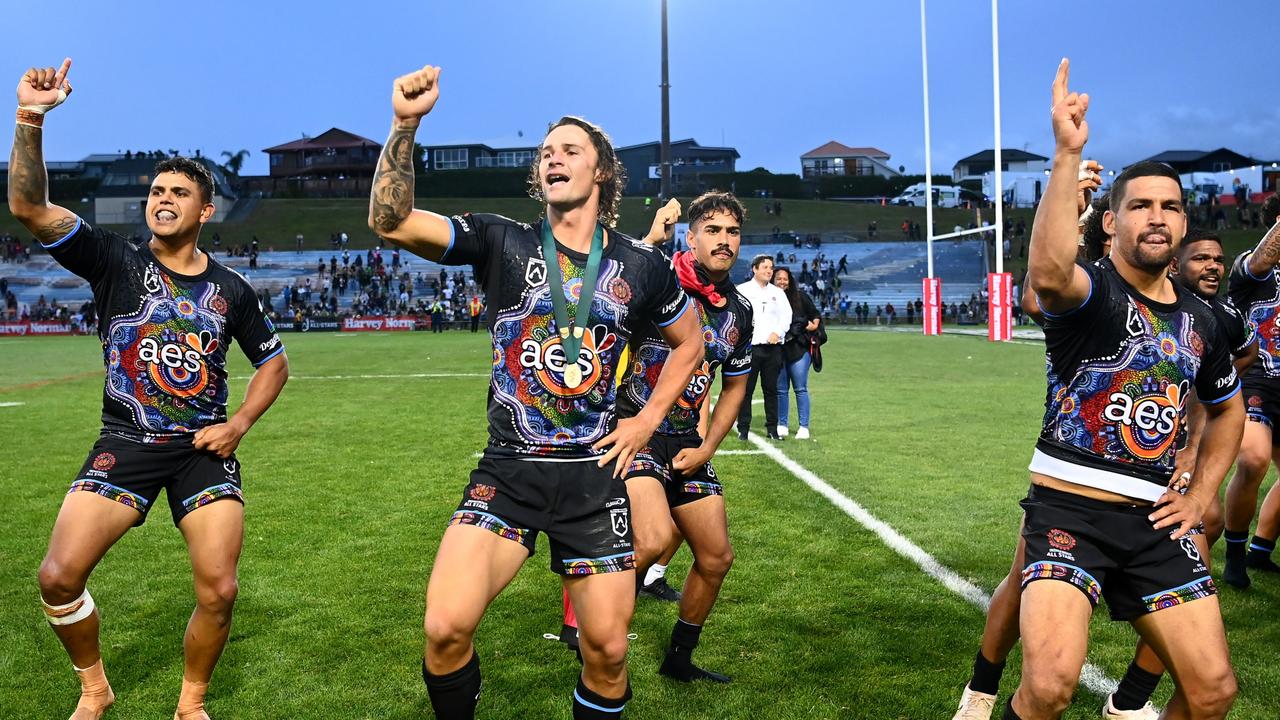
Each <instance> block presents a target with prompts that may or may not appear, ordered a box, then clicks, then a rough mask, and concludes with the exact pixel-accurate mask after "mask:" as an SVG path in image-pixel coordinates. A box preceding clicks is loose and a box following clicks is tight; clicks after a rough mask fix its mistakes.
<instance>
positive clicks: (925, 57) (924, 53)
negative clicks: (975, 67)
mask: <svg viewBox="0 0 1280 720" xmlns="http://www.w3.org/2000/svg"><path fill="white" fill-rule="evenodd" d="M664 2H665V0H664ZM920 71H921V72H922V73H923V74H924V207H925V210H924V233H925V235H924V237H925V254H926V255H928V257H929V277H930V278H932V277H933V146H932V144H931V141H930V138H929V41H928V34H927V32H926V31H925V25H924V0H920Z"/></svg>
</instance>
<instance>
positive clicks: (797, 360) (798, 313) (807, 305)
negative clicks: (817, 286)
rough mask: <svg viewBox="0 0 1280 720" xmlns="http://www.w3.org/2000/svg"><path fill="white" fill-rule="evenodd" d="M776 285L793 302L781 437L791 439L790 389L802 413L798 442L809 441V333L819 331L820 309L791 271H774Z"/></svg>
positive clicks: (781, 387) (781, 384) (782, 378)
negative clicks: (789, 437)
mask: <svg viewBox="0 0 1280 720" xmlns="http://www.w3.org/2000/svg"><path fill="white" fill-rule="evenodd" d="M773 284H774V285H777V286H778V287H780V288H782V291H783V292H784V293H785V294H786V296H787V301H788V302H790V303H791V327H790V328H789V329H788V330H787V337H786V338H785V339H784V340H783V346H782V359H783V363H784V366H785V371H784V372H781V373H779V374H778V394H779V396H780V397H779V398H778V428H777V430H778V435H779V436H781V437H786V436H787V432H788V431H787V420H788V414H789V413H788V409H789V407H790V404H791V403H790V401H789V400H788V399H787V397H788V396H787V388H788V386H790V387H791V388H792V389H794V390H795V393H796V409H797V411H798V412H799V414H800V428H799V429H798V430H796V439H797V440H807V439H809V364H810V357H809V333H812V332H815V331H817V329H818V321H819V317H820V316H819V315H818V308H817V306H816V305H814V304H813V300H812V299H811V298H810V297H809V295H808V294H807V293H806V292H805V291H803V290H801V289H800V286H799V285H798V284H797V283H796V281H795V278H794V277H792V275H791V271H790V270H789V269H787V268H785V267H780V268H777V269H776V270H774V271H773Z"/></svg>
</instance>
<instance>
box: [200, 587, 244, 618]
mask: <svg viewBox="0 0 1280 720" xmlns="http://www.w3.org/2000/svg"><path fill="white" fill-rule="evenodd" d="M239 592H240V583H239V581H238V580H236V577H235V576H234V575H231V576H228V577H220V578H217V579H216V580H213V581H210V582H205V583H201V584H200V586H199V587H198V588H197V590H196V602H197V603H198V604H199V605H200V608H201V609H203V610H205V611H207V612H210V613H213V614H214V615H215V616H217V617H218V618H220V619H221V620H222V621H223V622H229V621H230V620H231V608H232V607H234V606H235V604H236V595H238V594H239Z"/></svg>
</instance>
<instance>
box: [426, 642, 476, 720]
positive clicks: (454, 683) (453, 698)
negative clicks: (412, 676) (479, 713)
mask: <svg viewBox="0 0 1280 720" xmlns="http://www.w3.org/2000/svg"><path fill="white" fill-rule="evenodd" d="M422 681H423V682H425V683H426V684H427V695H429V696H430V697H431V709H432V710H435V712H436V718H437V720H472V718H474V717H475V716H476V702H477V701H479V700H480V684H481V683H480V656H479V655H477V654H476V653H475V651H474V650H473V651H472V653H471V659H470V660H468V661H467V664H466V665H463V666H462V667H461V668H458V669H457V670H454V671H453V672H451V673H449V674H447V675H432V674H431V673H429V672H427V661H426V660H423V661H422Z"/></svg>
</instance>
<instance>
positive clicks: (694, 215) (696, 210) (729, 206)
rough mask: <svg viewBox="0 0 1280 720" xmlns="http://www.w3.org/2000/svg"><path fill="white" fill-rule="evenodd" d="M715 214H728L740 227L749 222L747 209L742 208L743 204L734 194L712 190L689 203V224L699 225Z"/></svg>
mask: <svg viewBox="0 0 1280 720" xmlns="http://www.w3.org/2000/svg"><path fill="white" fill-rule="evenodd" d="M714 212H727V213H729V214H730V215H732V216H733V219H734V220H737V221H738V224H740V225H741V224H742V223H744V222H746V220H747V209H746V208H744V207H742V202H741V201H740V200H738V198H737V197H735V196H734V194H733V193H729V192H724V191H722V190H710V191H708V192H705V193H702V194H701V195H699V196H698V197H696V198H694V200H693V202H691V203H689V213H688V215H689V224H690V225H697V224H698V223H700V222H702V220H703V219H705V218H706V217H707V216H708V215H710V214H712V213H714Z"/></svg>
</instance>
